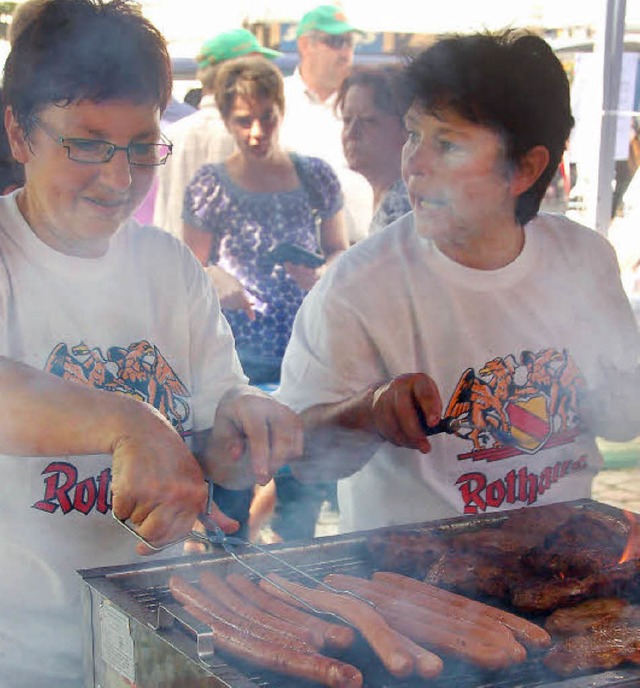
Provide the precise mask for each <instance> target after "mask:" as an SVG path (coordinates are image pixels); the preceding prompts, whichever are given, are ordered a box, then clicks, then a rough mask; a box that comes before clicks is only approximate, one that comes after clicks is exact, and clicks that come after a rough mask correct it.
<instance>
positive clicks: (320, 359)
mask: <svg viewBox="0 0 640 688" xmlns="http://www.w3.org/2000/svg"><path fill="white" fill-rule="evenodd" d="M327 277H329V276H328V275H327ZM338 286H339V280H336V281H334V280H331V279H327V280H321V282H319V283H318V284H317V285H316V286H315V287H314V289H312V290H311V292H309V294H307V296H306V297H305V300H304V301H303V303H302V306H301V307H300V309H299V310H298V313H297V314H296V318H295V321H294V325H293V331H292V334H291V338H290V340H289V344H288V346H287V350H286V352H285V355H284V359H283V363H282V374H281V378H280V387H279V389H278V391H277V393H276V396H277V398H278V399H279V400H280V401H282V402H283V403H286V404H287V405H288V406H290V407H291V408H292V409H293V410H295V411H298V412H300V411H303V410H305V409H306V408H309V407H310V406H315V405H316V404H328V403H335V402H338V401H342V400H344V399H347V398H348V397H350V396H352V395H353V394H355V393H357V392H360V391H362V390H363V389H366V388H367V387H369V386H370V385H372V384H374V383H375V382H377V381H379V380H381V379H384V378H385V371H384V367H383V366H382V358H381V356H380V354H379V352H378V351H377V349H376V346H375V344H374V342H373V341H372V339H371V337H370V336H369V333H368V330H367V326H366V323H365V322H364V319H363V317H362V315H361V314H360V313H359V312H358V311H357V309H356V308H354V307H353V306H352V305H351V304H350V303H349V302H348V301H347V300H346V299H344V298H342V296H341V289H340V288H338ZM347 291H348V289H347Z"/></svg>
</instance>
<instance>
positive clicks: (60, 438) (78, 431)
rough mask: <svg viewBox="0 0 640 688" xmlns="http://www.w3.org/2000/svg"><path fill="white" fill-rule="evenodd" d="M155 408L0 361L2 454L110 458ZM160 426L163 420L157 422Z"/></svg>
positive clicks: (4, 360) (1, 359) (0, 359)
mask: <svg viewBox="0 0 640 688" xmlns="http://www.w3.org/2000/svg"><path fill="white" fill-rule="evenodd" d="M140 414H145V415H148V416H152V415H153V414H154V412H153V410H152V409H151V407H148V406H147V405H146V404H141V403H140V402H137V401H135V400H134V399H132V398H130V397H126V396H125V395H123V394H118V393H113V392H105V391H101V390H97V389H94V388H93V387H88V386H85V385H82V384H76V383H73V382H68V381H66V380H62V379H60V378H58V377H56V376H55V375H51V374H49V373H45V372H43V371H40V370H37V369H35V368H31V367H29V366H27V365H23V364H20V363H17V362H15V361H12V360H10V359H7V358H0V452H2V453H6V454H17V455H25V456H28V455H51V456H62V455H65V454H79V455H80V454H103V453H104V454H108V453H111V452H112V449H113V446H114V443H115V442H117V441H118V439H119V438H120V436H122V435H123V434H126V432H127V427H130V426H131V424H132V423H134V422H135V418H136V417H138V416H139V415H140ZM159 422H160V421H159Z"/></svg>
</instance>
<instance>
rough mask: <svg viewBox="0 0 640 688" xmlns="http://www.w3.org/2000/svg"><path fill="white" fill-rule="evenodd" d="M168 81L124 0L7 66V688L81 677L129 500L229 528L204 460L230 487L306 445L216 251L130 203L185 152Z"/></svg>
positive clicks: (176, 519)
mask: <svg viewBox="0 0 640 688" xmlns="http://www.w3.org/2000/svg"><path fill="white" fill-rule="evenodd" d="M170 89H171V67H170V60H169V55H168V52H167V46H166V43H165V40H164V38H163V37H162V36H161V35H160V33H159V32H158V31H157V30H156V29H155V28H154V27H153V26H152V25H151V24H150V23H149V22H148V21H147V20H146V19H144V18H143V16H142V15H141V14H140V12H139V9H138V7H137V5H135V4H133V3H131V4H129V3H128V2H126V1H122V0H114V1H113V2H106V3H103V2H99V1H98V0H50V1H49V2H47V3H45V4H44V5H43V7H42V9H41V10H40V12H39V13H38V15H37V16H36V17H35V18H34V19H33V20H32V21H31V22H30V23H29V24H28V25H27V26H26V27H25V28H24V29H23V31H22V32H21V33H20V35H19V36H18V38H17V39H16V41H15V44H14V46H13V48H12V50H11V53H10V55H9V57H8V59H7V62H6V65H5V72H4V98H5V101H4V102H5V104H6V111H5V123H6V129H7V136H8V139H9V143H10V146H11V151H12V153H13V156H14V157H15V158H16V160H17V161H18V162H20V163H22V164H23V165H24V169H25V176H26V179H25V183H24V186H23V187H22V188H20V189H18V190H17V191H15V192H14V193H12V194H10V195H8V196H4V197H2V198H0V466H1V467H2V476H3V478H2V482H1V483H0V513H1V514H2V518H1V519H0V560H1V561H2V566H1V567H0V687H1V688H27V687H28V688H31V687H33V686H44V685H52V686H56V688H80V686H83V685H84V681H83V671H82V656H81V654H82V653H81V648H82V628H83V616H82V612H81V605H80V592H81V587H82V583H81V579H80V578H79V577H78V576H77V574H76V570H78V569H86V568H92V567H97V566H113V565H116V564H121V563H126V562H130V561H132V560H133V559H135V557H136V543H137V542H138V541H137V540H136V539H135V538H134V537H132V535H131V534H130V533H129V532H128V531H127V530H126V529H125V528H123V526H122V525H121V524H120V523H118V522H117V520H116V519H114V516H116V517H117V518H118V519H121V520H128V521H130V525H131V526H132V527H133V528H134V529H135V530H136V531H137V533H138V534H139V535H140V536H141V537H143V538H145V540H146V541H148V542H150V543H151V544H152V545H154V546H165V545H167V544H170V543H172V542H174V541H175V540H177V539H179V538H180V537H182V536H184V535H186V534H187V533H189V532H190V531H191V529H192V527H193V525H194V522H195V520H196V518H197V517H198V516H199V515H201V514H203V513H204V512H205V511H206V510H207V509H208V508H209V507H210V509H211V510H210V519H211V520H213V521H214V522H215V523H216V524H217V525H218V526H220V527H221V528H222V529H223V530H225V531H227V532H233V531H234V530H236V529H237V528H238V523H237V522H236V521H235V520H234V519H232V518H231V517H230V516H229V515H225V514H224V513H223V512H222V511H221V510H220V508H219V507H222V506H223V502H222V501H220V502H219V503H218V505H216V503H211V500H210V499H209V497H210V490H209V488H208V485H207V483H206V482H205V477H206V478H208V479H209V480H210V481H211V482H212V483H213V498H214V500H216V499H218V496H219V495H221V497H220V499H225V498H226V497H225V496H226V495H227V494H235V493H236V492H238V491H240V490H238V489H237V488H243V487H244V488H247V492H248V488H250V487H252V486H253V485H254V483H255V482H260V483H266V482H268V480H269V478H270V477H271V475H272V474H273V473H274V472H275V471H276V470H277V469H278V468H279V467H280V466H281V465H282V464H283V463H285V462H289V461H291V460H292V459H293V458H295V456H296V455H298V454H299V453H301V450H302V437H301V431H300V424H299V421H298V419H297V416H295V414H293V413H292V412H290V411H288V410H287V409H286V408H285V407H284V406H282V405H280V404H278V403H277V402H276V401H275V400H273V399H272V398H271V397H269V396H268V395H266V394H264V393H263V392H260V391H259V390H257V389H255V388H253V387H249V386H248V385H247V384H246V377H245V376H244V375H243V373H242V370H241V367H240V364H239V362H238V359H237V356H236V354H235V351H234V347H233V338H232V335H231V331H230V328H229V326H228V323H227V322H226V320H225V319H224V317H223V315H222V314H221V310H220V306H219V302H218V299H217V296H216V294H215V292H214V290H213V289H212V288H211V285H210V281H209V279H208V278H207V275H206V274H205V272H204V270H203V269H202V266H201V265H200V264H199V263H198V261H197V260H196V259H195V258H194V257H193V255H192V254H191V252H190V251H189V250H188V249H187V248H186V247H185V246H184V245H183V244H182V243H181V242H179V241H178V240H176V239H175V238H173V237H172V236H171V235H169V234H168V233H165V232H163V231H161V230H158V229H155V228H150V227H141V226H140V225H138V224H137V223H136V222H135V221H133V220H131V219H130V216H131V214H132V212H133V211H134V210H135V208H136V207H137V205H138V204H139V203H140V202H141V201H142V199H143V198H144V197H145V194H146V193H147V191H148V189H149V186H150V185H151V182H152V179H153V175H154V170H155V169H156V167H157V166H158V165H161V164H162V163H163V162H164V161H165V160H166V159H167V156H168V155H170V153H171V144H170V142H169V141H167V140H166V139H164V138H163V137H162V136H161V134H160V128H159V125H160V114H161V112H162V111H163V109H164V107H165V106H166V104H167V102H168V99H169V94H170ZM212 427H213V429H212ZM245 450H246V451H245ZM192 451H193V452H196V451H197V452H198V457H199V461H198V460H196V458H195V455H194V453H192ZM241 455H242V457H243V461H239V458H240V456H241ZM245 458H246V459H247V460H246V461H245ZM226 487H228V488H233V490H231V489H230V490H226V491H225V490H224V489H223V488H226ZM244 508H245V512H244V513H242V514H241V513H238V514H236V516H237V517H238V518H246V516H247V515H248V500H247V503H246V505H245V507H244ZM137 551H138V554H146V553H149V552H150V550H149V549H148V548H147V547H146V546H144V545H143V544H142V543H141V544H139V545H138V547H137ZM174 553H175V552H174Z"/></svg>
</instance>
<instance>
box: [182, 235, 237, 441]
mask: <svg viewBox="0 0 640 688" xmlns="http://www.w3.org/2000/svg"><path fill="white" fill-rule="evenodd" d="M183 248H184V250H183V252H182V266H183V275H184V280H185V284H186V285H187V304H188V308H189V314H188V316H189V328H190V338H189V339H190V342H191V345H190V347H191V351H190V363H191V368H192V374H193V389H192V396H193V410H194V430H196V431H197V430H203V429H206V428H209V427H211V424H212V422H213V417H214V415H215V410H216V408H217V406H218V403H219V401H220V399H221V398H222V396H223V395H224V393H225V392H226V391H227V390H228V389H229V388H231V387H235V386H236V385H239V384H244V383H246V381H247V378H246V377H245V376H244V374H243V372H242V367H241V365H240V362H239V360H238V356H237V354H236V350H235V346H234V339H233V335H232V333H231V328H230V327H229V323H228V322H227V320H226V318H225V317H224V315H223V313H222V310H221V309H220V302H219V300H218V296H217V294H216V292H215V289H213V287H212V285H211V282H210V280H209V278H208V277H207V275H206V273H205V271H204V270H203V268H202V266H201V265H200V264H199V263H198V261H197V260H196V259H195V258H194V257H193V256H192V255H191V253H190V252H189V251H188V250H187V249H186V246H184V247H183Z"/></svg>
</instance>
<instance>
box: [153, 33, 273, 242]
mask: <svg viewBox="0 0 640 688" xmlns="http://www.w3.org/2000/svg"><path fill="white" fill-rule="evenodd" d="M243 55H264V56H265V57H266V58H269V59H273V58H275V57H278V55H280V53H279V52H278V51H277V50H271V49H270V48H266V47H264V46H262V45H261V44H260V43H259V41H258V39H257V38H256V37H255V36H254V35H253V34H252V33H251V32H250V31H247V30H246V29H233V30H231V31H225V32H224V33H220V34H218V35H217V36H215V37H214V38H211V39H210V40H208V41H206V42H205V43H204V45H203V46H202V48H201V50H200V54H199V55H198V56H197V57H196V61H197V63H198V79H199V80H200V83H201V84H202V98H201V100H200V105H199V109H198V110H197V111H196V112H194V113H193V114H192V115H189V116H187V117H184V118H182V119H181V120H179V121H178V122H175V123H173V124H171V125H170V126H168V127H166V129H165V130H164V133H165V134H166V135H167V137H168V138H169V139H170V141H171V142H172V143H173V154H172V155H171V156H170V157H169V159H168V160H167V162H166V164H165V165H164V166H163V167H162V168H158V169H159V173H158V177H157V185H158V188H157V195H156V200H155V206H154V212H153V224H155V225H157V226H158V227H161V228H162V229H165V230H166V231H168V232H170V233H171V234H173V235H175V236H177V237H179V238H182V202H183V198H184V191H185V188H186V187H187V185H188V184H189V182H190V181H191V179H192V178H193V176H194V174H195V173H196V172H197V171H198V169H199V168H200V167H201V166H202V165H205V164H208V163H217V162H221V161H222V160H224V159H225V158H227V157H228V156H229V155H231V153H232V152H233V150H234V146H235V144H234V141H233V138H232V136H231V134H229V132H228V131H227V129H226V127H225V125H224V122H223V121H222V119H221V117H220V113H219V112H218V108H217V107H216V104H215V99H214V97H213V91H214V84H215V78H216V72H217V70H218V67H219V66H220V65H221V64H222V63H223V62H226V61H227V60H232V59H234V58H236V57H241V56H243Z"/></svg>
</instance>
